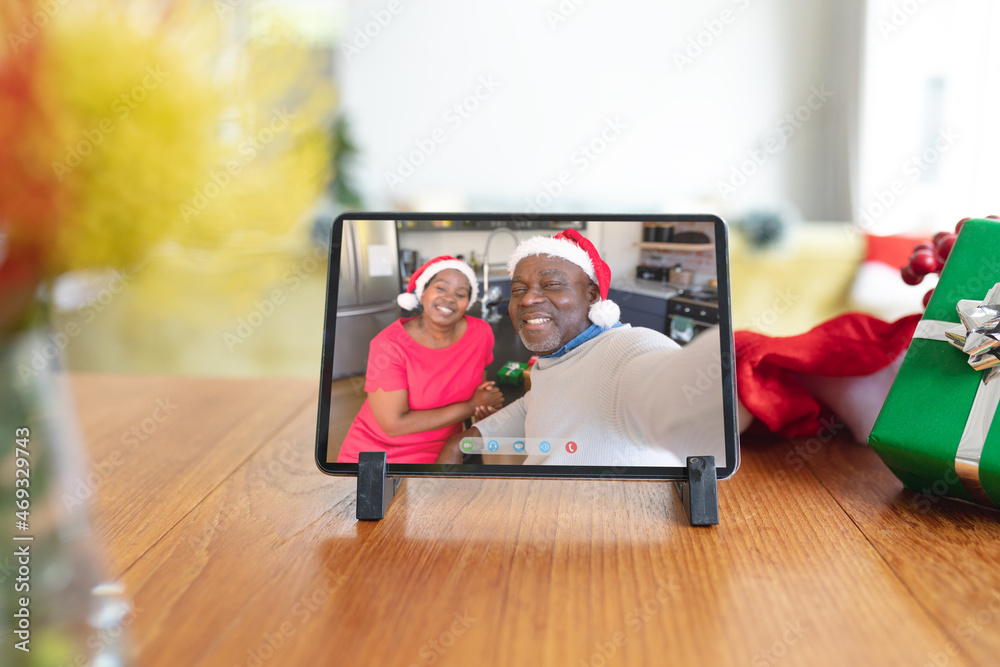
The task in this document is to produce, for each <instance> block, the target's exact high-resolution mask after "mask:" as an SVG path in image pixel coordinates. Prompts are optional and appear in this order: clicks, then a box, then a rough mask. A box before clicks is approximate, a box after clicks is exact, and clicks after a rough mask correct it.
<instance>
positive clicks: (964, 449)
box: [913, 283, 1000, 507]
mask: <svg viewBox="0 0 1000 667" xmlns="http://www.w3.org/2000/svg"><path fill="white" fill-rule="evenodd" d="M956 309H957V310H958V317H959V319H960V320H961V321H962V323H961V324H959V325H955V324H954V323H953V322H944V321H941V320H920V322H919V323H918V324H917V328H916V330H915V331H914V332H913V337H914V338H926V339H928V340H937V341H942V342H947V343H951V344H952V345H953V346H955V347H957V348H958V349H960V350H962V351H963V352H965V353H966V354H968V355H969V365H970V366H972V368H974V369H975V370H977V371H985V373H983V376H982V379H981V381H980V383H979V388H978V389H977V390H976V397H975V399H974V400H973V401H972V409H971V410H970V411H969V418H968V419H967V420H966V422H965V429H964V431H963V432H962V438H961V440H959V443H958V449H957V450H956V452H955V472H956V473H957V474H958V479H959V480H960V481H961V483H962V486H964V487H965V490H966V491H968V492H969V495H970V496H972V497H973V498H974V499H975V500H976V502H979V503H981V504H983V505H986V506H988V507H996V504H995V503H994V502H993V500H992V499H991V498H990V497H989V495H988V494H987V493H986V490H985V489H983V485H982V482H981V481H980V479H979V464H980V461H981V460H982V456H983V447H984V446H985V445H986V436H987V434H989V431H990V426H991V425H992V424H993V417H994V416H995V415H996V412H997V407H998V405H1000V382H993V380H995V379H996V378H997V377H1000V283H997V284H996V285H994V286H993V288H992V289H991V290H990V291H989V292H988V293H987V294H986V298H985V299H984V300H983V301H975V300H972V299H963V300H961V301H959V302H958V306H957V307H956Z"/></svg>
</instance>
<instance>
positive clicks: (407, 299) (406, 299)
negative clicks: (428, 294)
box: [396, 292, 420, 310]
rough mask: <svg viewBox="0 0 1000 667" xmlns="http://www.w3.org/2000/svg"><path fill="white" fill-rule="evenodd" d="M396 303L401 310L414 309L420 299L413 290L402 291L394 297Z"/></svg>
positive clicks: (418, 304)
mask: <svg viewBox="0 0 1000 667" xmlns="http://www.w3.org/2000/svg"><path fill="white" fill-rule="evenodd" d="M396 303H398V304H399V307H400V308H402V309H403V310H416V309H417V308H419V307H420V299H418V298H417V295H416V294H414V293H413V292H403V293H402V294H400V295H399V296H397V297H396Z"/></svg>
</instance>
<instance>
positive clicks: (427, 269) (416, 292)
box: [396, 259, 479, 310]
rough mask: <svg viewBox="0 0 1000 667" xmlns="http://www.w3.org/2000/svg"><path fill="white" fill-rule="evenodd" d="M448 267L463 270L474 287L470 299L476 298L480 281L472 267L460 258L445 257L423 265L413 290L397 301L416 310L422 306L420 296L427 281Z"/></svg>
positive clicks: (407, 307) (406, 307)
mask: <svg viewBox="0 0 1000 667" xmlns="http://www.w3.org/2000/svg"><path fill="white" fill-rule="evenodd" d="M431 261H433V260H431ZM447 269H455V270H456V271H461V272H462V274H463V275H464V276H465V277H466V278H468V279H469V285H470V286H471V287H472V292H471V293H470V294H469V300H470V301H471V300H473V299H475V298H476V294H477V293H478V292H479V281H477V280H476V274H475V273H473V271H472V267H471V266H469V265H468V264H466V263H465V262H463V261H462V260H460V259H444V260H440V261H437V262H434V263H433V264H429V265H427V264H425V265H424V266H423V267H421V270H420V274H419V275H418V276H417V279H416V281H415V282H414V284H413V291H412V292H409V291H407V292H403V293H402V294H400V295H399V296H397V297H396V303H398V304H399V306H400V307H401V308H404V309H406V310H416V309H417V308H418V307H419V306H420V297H421V296H422V295H423V293H424V288H425V287H427V283H429V282H430V281H431V278H433V277H434V276H435V275H437V274H438V273H441V272H442V271H445V270H447Z"/></svg>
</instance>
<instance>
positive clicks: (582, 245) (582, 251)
mask: <svg viewBox="0 0 1000 667" xmlns="http://www.w3.org/2000/svg"><path fill="white" fill-rule="evenodd" d="M531 255H548V256H549V257H559V258H561V259H565V260H567V261H569V262H572V263H574V264H576V265H577V266H579V267H580V268H581V269H583V272H584V273H586V274H587V277H588V278H590V279H591V280H593V281H594V282H595V283H596V284H597V288H598V289H599V290H600V293H601V299H600V301H597V302H595V303H593V304H591V306H590V310H589V311H588V312H587V317H588V318H589V319H590V321H591V322H593V323H594V324H596V325H598V326H601V327H605V328H607V327H611V326H614V325H615V324H617V323H618V318H619V317H620V316H621V311H620V310H619V308H618V304H616V303H615V302H614V301H608V289H609V288H610V287H611V268H610V267H608V263H607V262H605V261H604V260H603V259H601V256H600V255H599V254H598V253H597V248H595V247H594V244H593V243H591V242H590V241H589V240H587V239H586V238H584V237H583V235H582V234H580V232H578V231H576V230H575V229H567V230H566V231H564V232H559V233H558V234H556V235H555V236H534V237H532V238H530V239H527V240H526V241H522V242H521V244H520V245H519V246H517V248H516V249H515V250H514V254H513V255H511V256H510V260H509V261H508V262H507V270H508V271H509V272H510V275H511V278H513V277H514V267H516V266H517V263H518V262H520V261H521V260H522V259H524V258H525V257H530V256H531Z"/></svg>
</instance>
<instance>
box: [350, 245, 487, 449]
mask: <svg viewBox="0 0 1000 667" xmlns="http://www.w3.org/2000/svg"><path fill="white" fill-rule="evenodd" d="M477 287H478V284H477V282H476V277H475V274H474V273H473V272H472V269H471V268H470V267H469V266H468V265H467V264H465V262H462V261H461V260H458V259H455V258H454V257H450V256H442V257H436V258H434V259H432V260H431V261H429V262H427V263H426V264H424V265H423V266H422V267H420V269H418V270H417V271H416V272H414V274H413V276H412V277H411V278H410V283H409V285H408V287H407V291H406V292H405V293H403V294H401V295H400V296H399V298H398V301H399V304H400V305H401V306H402V307H404V308H407V309H409V310H413V309H415V308H417V307H418V306H419V307H420V308H421V313H420V315H417V316H416V317H410V318H403V319H400V320H397V321H395V322H393V323H392V324H391V325H389V326H388V327H387V328H386V329H385V330H384V331H382V332H381V333H379V334H378V335H377V336H376V337H375V338H374V339H373V340H372V342H371V346H370V349H369V356H368V371H367V374H366V377H365V391H366V392H368V398H367V399H366V400H365V403H364V405H362V406H361V411H360V412H359V413H358V416H357V417H356V418H355V419H354V423H352V424H351V428H350V429H349V430H348V433H347V437H346V438H345V440H344V445H343V447H341V449H340V453H339V454H338V456H337V462H338V463H355V462H357V460H358V454H359V453H360V452H364V451H385V452H387V459H388V461H389V462H390V463H433V462H434V460H435V458H436V457H437V455H438V454H439V453H440V451H441V448H442V447H443V446H444V443H445V442H446V441H447V439H448V438H449V437H451V436H452V435H454V434H455V433H458V432H459V431H461V430H462V422H463V421H464V420H465V419H468V418H469V417H472V416H474V415H475V416H476V417H485V416H487V415H489V414H492V413H493V412H495V411H496V410H497V409H498V408H499V407H500V406H501V405H503V396H502V394H501V393H500V391H499V390H498V389H497V388H496V387H495V386H494V383H493V382H484V381H483V380H484V377H483V371H484V370H485V368H486V366H487V365H488V364H489V363H490V362H492V361H493V331H492V330H491V329H490V327H489V325H487V324H486V323H485V322H483V321H481V320H478V319H474V318H470V317H467V316H466V314H465V311H466V309H467V308H468V306H469V300H470V299H471V298H472V295H473V294H475V292H476V289H477Z"/></svg>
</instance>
